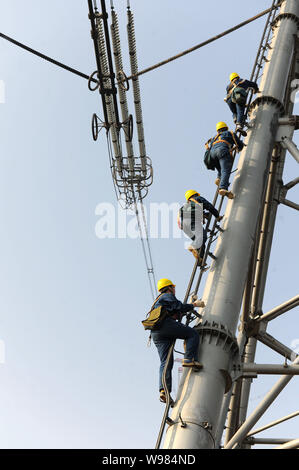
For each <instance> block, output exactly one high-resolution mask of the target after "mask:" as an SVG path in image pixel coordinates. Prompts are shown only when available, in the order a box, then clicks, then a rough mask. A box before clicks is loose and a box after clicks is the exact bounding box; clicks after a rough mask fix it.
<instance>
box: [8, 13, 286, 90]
mask: <svg viewBox="0 0 299 470" xmlns="http://www.w3.org/2000/svg"><path fill="white" fill-rule="evenodd" d="M278 6H279V4H278V5H277V7H278ZM271 10H272V8H268V9H267V10H264V11H262V12H261V13H259V14H257V15H255V16H253V17H252V18H249V19H248V20H245V21H243V22H242V23H239V24H238V25H236V26H234V27H232V28H230V29H227V30H226V31H224V32H223V33H220V34H217V35H216V36H213V37H212V38H210V39H207V40H206V41H204V42H201V43H200V44H197V45H196V46H193V47H190V48H189V49H186V50H185V51H182V52H180V53H178V54H176V55H174V56H172V57H169V58H168V59H165V60H163V61H161V62H158V63H157V64H154V65H152V66H150V67H147V68H146V69H143V70H140V71H139V72H138V73H136V74H134V75H130V76H129V77H126V78H125V79H124V80H123V81H126V80H132V79H134V78H135V77H138V76H140V75H144V74H145V73H147V72H151V71H152V70H155V69H157V68H159V67H162V66H163V65H166V64H168V63H169V62H172V61H174V60H176V59H179V58H180V57H183V56H185V55H187V54H190V53H191V52H193V51H196V50H197V49H200V48H202V47H204V46H206V45H208V44H210V43H212V42H214V41H217V40H218V39H221V38H222V37H224V36H227V35H228V34H230V33H232V32H234V31H236V30H238V29H240V28H242V27H243V26H246V25H247V24H249V23H252V22H253V21H255V20H257V19H259V18H261V17H263V16H264V15H266V14H267V13H269V12H270V11H271ZM0 37H2V38H3V39H5V40H6V41H9V42H11V43H12V44H15V45H16V46H18V47H21V48H22V49H25V50H26V51H28V52H30V53H32V54H34V55H36V56H38V57H40V58H42V59H44V60H46V61H48V62H51V63H52V64H54V65H57V66H58V67H61V68H63V69H65V70H67V71H69V72H71V73H74V74H75V75H78V76H80V77H82V78H85V79H86V80H90V81H92V82H97V80H96V79H94V78H92V77H91V78H90V76H89V75H87V74H85V73H82V72H80V71H79V70H76V69H74V68H73V67H70V66H68V65H66V64H63V63H62V62H59V61H57V60H55V59H53V58H52V57H49V56H47V55H45V54H43V53H42V52H39V51H37V50H35V49H32V48H31V47H29V46H26V45H25V44H23V43H21V42H19V41H16V40H15V39H13V38H11V37H9V36H7V35H6V34H3V33H0Z"/></svg>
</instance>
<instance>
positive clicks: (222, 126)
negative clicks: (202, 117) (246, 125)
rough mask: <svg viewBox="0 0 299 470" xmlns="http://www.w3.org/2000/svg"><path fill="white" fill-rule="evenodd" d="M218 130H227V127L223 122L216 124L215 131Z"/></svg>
mask: <svg viewBox="0 0 299 470" xmlns="http://www.w3.org/2000/svg"><path fill="white" fill-rule="evenodd" d="M220 129H228V125H227V124H226V123H225V122H223V121H219V122H217V124H216V131H217V132H218V131H219V130H220Z"/></svg>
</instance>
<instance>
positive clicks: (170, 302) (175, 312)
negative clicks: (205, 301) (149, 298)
mask: <svg viewBox="0 0 299 470" xmlns="http://www.w3.org/2000/svg"><path fill="white" fill-rule="evenodd" d="M160 306H161V307H164V308H165V310H167V312H168V314H169V315H170V316H171V317H175V318H178V317H179V316H181V315H183V314H185V313H187V312H190V311H191V310H193V308H194V307H193V304H184V303H183V302H181V301H180V300H178V299H177V298H176V296H175V295H173V294H171V293H170V292H165V294H161V296H160V297H159V298H158V300H157V301H156V302H155V303H154V305H153V308H158V307H160Z"/></svg>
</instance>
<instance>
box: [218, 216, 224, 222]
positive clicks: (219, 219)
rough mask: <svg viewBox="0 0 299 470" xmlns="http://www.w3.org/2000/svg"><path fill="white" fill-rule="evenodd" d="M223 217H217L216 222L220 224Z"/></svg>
mask: <svg viewBox="0 0 299 470" xmlns="http://www.w3.org/2000/svg"><path fill="white" fill-rule="evenodd" d="M223 217H224V215H219V217H217V219H216V220H217V222H220V221H221V220H222V219H223Z"/></svg>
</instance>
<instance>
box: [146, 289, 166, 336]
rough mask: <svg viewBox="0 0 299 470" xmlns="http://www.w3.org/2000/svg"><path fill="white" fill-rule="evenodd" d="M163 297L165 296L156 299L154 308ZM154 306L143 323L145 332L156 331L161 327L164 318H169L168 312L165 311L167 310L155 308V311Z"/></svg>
mask: <svg viewBox="0 0 299 470" xmlns="http://www.w3.org/2000/svg"><path fill="white" fill-rule="evenodd" d="M161 295H163V294H160V295H159V297H157V298H156V300H155V302H154V303H153V306H154V305H155V303H156V302H157V300H158V299H159V298H160V297H161ZM153 306H152V308H151V309H150V311H149V312H148V314H147V315H146V318H145V320H143V321H142V322H141V323H142V324H143V326H144V329H145V330H156V329H157V328H158V327H159V326H160V324H161V323H162V321H163V320H164V318H166V316H167V311H165V309H163V307H162V306H160V307H157V308H154V309H153Z"/></svg>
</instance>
